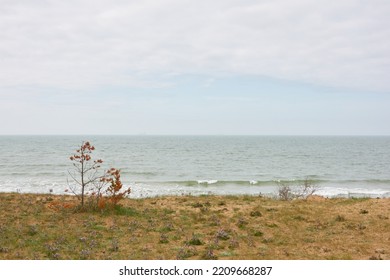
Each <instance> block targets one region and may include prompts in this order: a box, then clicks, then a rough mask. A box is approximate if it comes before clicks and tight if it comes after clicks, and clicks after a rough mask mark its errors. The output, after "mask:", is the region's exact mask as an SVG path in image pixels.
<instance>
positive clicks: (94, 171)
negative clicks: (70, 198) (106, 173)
mask: <svg viewBox="0 0 390 280" xmlns="http://www.w3.org/2000/svg"><path fill="white" fill-rule="evenodd" d="M94 150H95V147H94V146H92V145H91V144H90V142H88V141H86V142H84V141H83V142H82V143H81V146H80V148H79V149H78V150H76V152H75V153H74V154H73V155H72V156H71V157H70V160H71V161H72V162H73V166H74V168H75V169H74V170H73V171H72V172H71V171H68V173H69V175H70V177H72V179H73V180H74V181H75V182H76V184H77V186H76V187H74V186H71V185H69V188H70V190H71V191H72V192H73V193H74V194H75V195H77V196H78V197H80V199H81V207H84V197H85V194H86V188H87V187H88V186H90V185H93V184H95V183H97V182H98V181H99V180H100V179H101V178H102V176H99V175H98V169H99V168H100V164H102V163H103V161H102V160H101V159H98V160H93V161H92V156H91V154H92V151H94ZM78 188H81V192H79V191H78ZM99 192H100V189H99Z"/></svg>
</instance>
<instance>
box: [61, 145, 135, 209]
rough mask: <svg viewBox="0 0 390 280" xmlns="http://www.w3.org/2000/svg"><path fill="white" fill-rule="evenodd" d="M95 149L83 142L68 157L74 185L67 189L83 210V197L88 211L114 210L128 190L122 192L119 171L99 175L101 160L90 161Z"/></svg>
mask: <svg viewBox="0 0 390 280" xmlns="http://www.w3.org/2000/svg"><path fill="white" fill-rule="evenodd" d="M94 150H95V147H94V146H92V145H91V143H90V142H88V141H83V142H82V143H81V146H80V148H79V149H77V150H76V152H75V153H74V154H73V155H72V156H71V157H70V160H71V161H72V163H73V167H74V169H73V170H72V171H68V173H69V175H70V177H71V178H72V179H73V181H74V182H75V185H70V184H69V182H68V185H69V189H70V190H71V191H72V192H73V193H74V194H75V195H77V197H79V198H80V201H81V202H80V206H81V208H83V209H84V206H85V197H86V196H88V206H89V209H104V208H107V207H110V208H114V207H115V206H116V205H117V204H118V202H119V201H120V200H121V199H122V198H124V197H125V196H127V195H129V194H130V192H131V189H130V188H127V189H126V190H122V187H123V184H122V182H121V175H120V169H116V168H111V169H109V170H108V171H106V172H103V173H100V174H99V169H100V168H101V164H102V163H103V160H101V159H97V160H92V152H93V151H94Z"/></svg>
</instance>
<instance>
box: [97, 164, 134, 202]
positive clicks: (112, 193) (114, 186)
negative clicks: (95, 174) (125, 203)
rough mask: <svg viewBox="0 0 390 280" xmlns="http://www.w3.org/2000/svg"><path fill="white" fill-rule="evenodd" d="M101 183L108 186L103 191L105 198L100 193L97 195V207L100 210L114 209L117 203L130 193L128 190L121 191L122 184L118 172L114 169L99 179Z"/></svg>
mask: <svg viewBox="0 0 390 280" xmlns="http://www.w3.org/2000/svg"><path fill="white" fill-rule="evenodd" d="M100 181H101V182H104V183H108V184H109V186H108V187H107V189H106V190H105V194H106V196H105V197H103V194H102V193H101V194H100V195H99V198H100V199H99V201H98V207H99V208H100V209H102V208H105V207H107V205H109V206H110V207H115V206H116V205H117V204H118V202H119V201H120V200H121V199H122V198H124V197H125V196H127V195H129V194H130V192H131V189H130V188H127V189H126V190H123V191H121V190H122V187H123V184H122V182H121V175H120V170H119V169H116V168H111V169H109V170H108V171H107V172H106V176H105V177H103V178H101V179H100Z"/></svg>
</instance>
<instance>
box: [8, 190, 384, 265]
mask: <svg viewBox="0 0 390 280" xmlns="http://www.w3.org/2000/svg"><path fill="white" fill-rule="evenodd" d="M77 204H78V201H77V199H76V197H74V196H59V195H55V196H54V195H38V194H17V193H0V221H1V223H0V224H1V225H0V232H1V235H2V238H1V240H0V259H237V260H239V259H324V260H325V259H353V260H358V259H362V260H366V259H390V242H389V240H390V220H389V218H390V217H389V212H388V210H389V209H390V199H369V198H355V199H345V198H333V199H326V198H323V197H318V196H314V197H310V198H309V199H307V200H302V199H297V200H292V201H281V200H276V199H271V198H265V197H256V196H247V195H246V196H214V195H210V196H166V197H155V198H144V199H125V200H123V202H122V203H121V206H120V207H117V208H115V209H113V210H111V211H105V212H89V211H86V212H82V211H81V212H80V211H76V210H75V209H76V208H75V207H76V206H77Z"/></svg>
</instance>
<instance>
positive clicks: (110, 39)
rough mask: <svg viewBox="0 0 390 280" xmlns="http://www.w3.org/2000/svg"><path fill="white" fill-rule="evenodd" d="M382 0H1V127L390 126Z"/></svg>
mask: <svg viewBox="0 0 390 280" xmlns="http://www.w3.org/2000/svg"><path fill="white" fill-rule="evenodd" d="M389 14H390V1H388V0H382V1H381V0H370V1H357V0H343V1H325V0H316V1H314V0H310V1H309V0H300V1H298V0H296V1H295V0H269V1H267V0H266V1H261V0H257V1H251V0H213V1H209V0H208V1H203V0H196V1H194V0H192V1H189V0H164V1H163V0H161V1H157V0H143V1H131V0H126V1H125V0H123V1H112V0H107V1H103V0H94V1H92V0H91V1H84V0H67V1H60V0H46V1H45V0H34V1H31V0H18V1H15V0H0V134H218V135H220V134H256V135H262V134H265V135H283V134H288V135H291V134H298V135H299V134H304V135H335V134H336V135H351V134H352V135H356V134H357V135H390V125H389V123H390V109H389V108H390V17H389Z"/></svg>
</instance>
